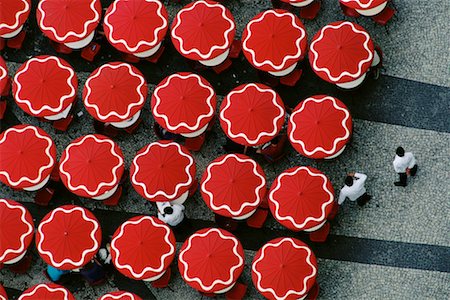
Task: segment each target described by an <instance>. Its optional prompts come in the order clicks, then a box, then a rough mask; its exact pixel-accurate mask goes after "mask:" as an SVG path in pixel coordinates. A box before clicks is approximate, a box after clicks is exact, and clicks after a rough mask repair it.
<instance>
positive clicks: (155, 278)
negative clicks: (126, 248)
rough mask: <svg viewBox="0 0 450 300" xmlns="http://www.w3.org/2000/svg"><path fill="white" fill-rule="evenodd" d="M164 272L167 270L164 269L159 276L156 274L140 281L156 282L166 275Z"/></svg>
mask: <svg viewBox="0 0 450 300" xmlns="http://www.w3.org/2000/svg"><path fill="white" fill-rule="evenodd" d="M166 271H167V269H165V270H164V271H162V272H161V273H160V274H158V275H156V276H153V277H149V278H145V279H142V281H147V282H152V281H155V280H158V279H160V278H161V277H163V275H164V274H165V273H166Z"/></svg>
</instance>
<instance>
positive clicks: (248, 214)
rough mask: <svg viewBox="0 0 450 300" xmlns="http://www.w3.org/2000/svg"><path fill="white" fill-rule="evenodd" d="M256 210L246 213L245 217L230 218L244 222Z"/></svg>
mask: <svg viewBox="0 0 450 300" xmlns="http://www.w3.org/2000/svg"><path fill="white" fill-rule="evenodd" d="M256 210H257V209H256V208H255V209H254V210H252V211H251V212H249V213H246V214H245V215H242V216H239V217H232V219H234V220H245V219H248V218H250V217H251V216H252V215H253V214H254V213H255V212H256Z"/></svg>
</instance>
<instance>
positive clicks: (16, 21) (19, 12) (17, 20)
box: [0, 0, 30, 38]
mask: <svg viewBox="0 0 450 300" xmlns="http://www.w3.org/2000/svg"><path fill="white" fill-rule="evenodd" d="M18 1H22V3H23V4H25V5H24V8H23V10H19V11H18V12H16V15H15V17H16V20H15V22H14V24H12V25H8V24H5V23H0V30H1V29H3V28H8V29H12V30H14V31H17V27H18V26H20V29H22V25H23V24H22V25H19V24H20V20H19V19H20V16H21V15H22V14H26V13H27V12H29V11H30V4H28V2H27V1H26V0H18ZM2 22H4V20H3V18H2ZM25 22H26V20H25V21H24V23H25ZM19 32H20V30H19ZM2 37H5V36H2ZM5 38H6V37H5Z"/></svg>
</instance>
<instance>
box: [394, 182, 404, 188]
mask: <svg viewBox="0 0 450 300" xmlns="http://www.w3.org/2000/svg"><path fill="white" fill-rule="evenodd" d="M394 185H395V186H403V187H405V186H406V184H403V183H401V182H400V181H396V182H394Z"/></svg>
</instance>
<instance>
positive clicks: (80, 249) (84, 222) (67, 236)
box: [36, 205, 102, 270]
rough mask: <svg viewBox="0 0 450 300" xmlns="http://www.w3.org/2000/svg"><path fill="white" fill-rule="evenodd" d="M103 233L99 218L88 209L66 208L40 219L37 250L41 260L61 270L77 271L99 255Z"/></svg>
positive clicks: (62, 207) (68, 206)
mask: <svg viewBox="0 0 450 300" xmlns="http://www.w3.org/2000/svg"><path fill="white" fill-rule="evenodd" d="M101 241H102V231H101V228H100V224H99V222H98V220H97V218H96V217H95V216H94V215H93V214H92V213H91V212H90V211H89V210H87V209H86V208H84V207H80V206H75V205H63V206H60V207H58V208H56V209H54V210H52V211H50V212H49V213H48V214H47V215H45V217H44V218H43V219H42V220H41V223H40V224H39V227H38V228H37V232H36V248H37V250H38V252H39V255H40V256H41V258H42V259H43V260H44V261H45V262H46V263H47V264H49V265H51V266H53V267H55V268H57V269H60V270H73V269H78V268H80V267H82V266H84V265H85V264H87V263H88V262H89V261H90V260H91V259H92V258H93V257H94V255H95V254H96V253H97V251H98V249H99V248H100V244H101Z"/></svg>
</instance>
